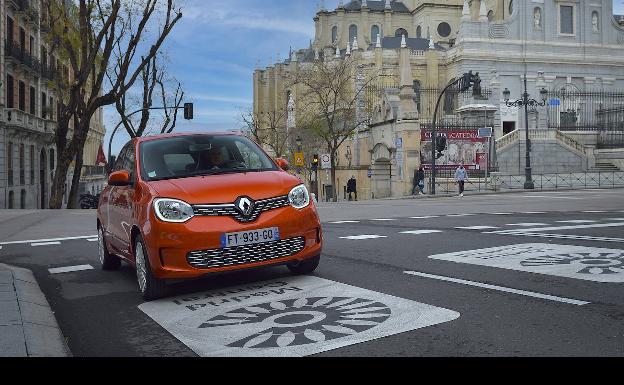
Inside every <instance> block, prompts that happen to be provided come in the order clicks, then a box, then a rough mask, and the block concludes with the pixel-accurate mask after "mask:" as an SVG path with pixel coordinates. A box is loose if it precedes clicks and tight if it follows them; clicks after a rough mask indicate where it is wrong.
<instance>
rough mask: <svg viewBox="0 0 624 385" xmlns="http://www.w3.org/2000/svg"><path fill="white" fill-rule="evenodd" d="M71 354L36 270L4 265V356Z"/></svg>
mask: <svg viewBox="0 0 624 385" xmlns="http://www.w3.org/2000/svg"><path fill="white" fill-rule="evenodd" d="M69 356H71V352H70V351H69V348H68V347H67V344H66V343H65V338H64V337H63V334H62V333H61V330H60V328H59V326H58V323H57V322H56V318H55V317H54V313H53V312H52V310H51V309H50V305H49V304H48V301H47V300H46V298H45V296H44V295H43V293H42V292H41V289H40V288H39V284H38V283H37V281H36V280H35V276H34V275H33V273H32V272H31V271H30V270H26V269H21V268H17V267H12V266H8V265H4V264H0V357H69Z"/></svg>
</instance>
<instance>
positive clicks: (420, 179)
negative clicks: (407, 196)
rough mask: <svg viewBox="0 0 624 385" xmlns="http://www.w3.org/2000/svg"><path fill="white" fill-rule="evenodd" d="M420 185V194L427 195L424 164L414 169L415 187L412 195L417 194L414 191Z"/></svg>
mask: <svg viewBox="0 0 624 385" xmlns="http://www.w3.org/2000/svg"><path fill="white" fill-rule="evenodd" d="M417 187H418V190H419V192H418V194H419V195H425V170H424V169H423V168H422V166H421V167H420V168H419V169H418V170H416V171H414V187H413V188H412V195H416V194H415V193H414V191H415V190H416V188H417Z"/></svg>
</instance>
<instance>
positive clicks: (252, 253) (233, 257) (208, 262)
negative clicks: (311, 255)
mask: <svg viewBox="0 0 624 385" xmlns="http://www.w3.org/2000/svg"><path fill="white" fill-rule="evenodd" d="M304 248H305V238H304V237H297V238H290V239H284V240H281V241H272V242H266V243H258V244H254V245H245V246H236V247H227V248H223V249H213V250H203V251H194V252H191V253H189V254H188V256H187V260H188V263H189V264H190V265H191V266H193V267H195V268H198V269H215V268H220V267H231V266H239V265H246V264H250V263H257V262H265V261H271V260H274V259H279V258H285V257H290V256H293V255H296V254H298V253H300V252H301V251H302V250H303V249H304Z"/></svg>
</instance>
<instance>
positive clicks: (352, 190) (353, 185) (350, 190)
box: [347, 175, 358, 202]
mask: <svg viewBox="0 0 624 385" xmlns="http://www.w3.org/2000/svg"><path fill="white" fill-rule="evenodd" d="M347 194H349V201H352V200H353V198H352V196H351V194H355V201H356V202H357V200H358V199H357V179H355V175H354V176H352V177H351V179H349V181H348V182H347Z"/></svg>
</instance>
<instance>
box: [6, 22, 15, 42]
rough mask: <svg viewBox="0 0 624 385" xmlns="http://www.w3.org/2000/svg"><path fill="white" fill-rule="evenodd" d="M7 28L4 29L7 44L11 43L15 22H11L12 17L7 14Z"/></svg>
mask: <svg viewBox="0 0 624 385" xmlns="http://www.w3.org/2000/svg"><path fill="white" fill-rule="evenodd" d="M6 26H7V29H6V34H7V38H8V40H9V44H13V39H14V38H13V34H14V33H15V23H14V22H13V19H11V18H10V17H8V16H7V24H6Z"/></svg>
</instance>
